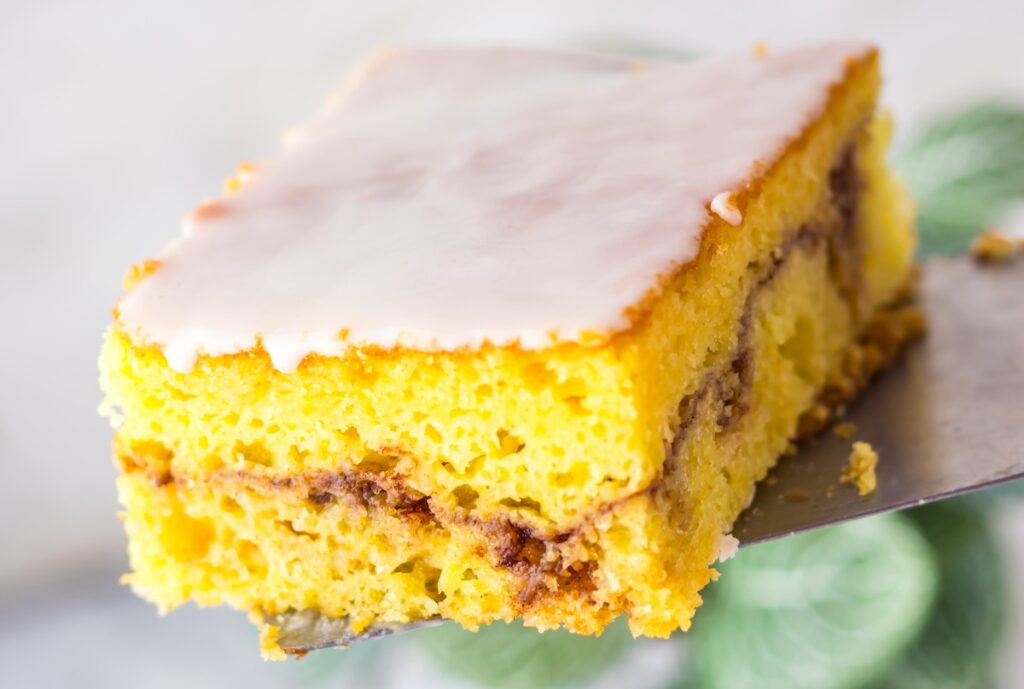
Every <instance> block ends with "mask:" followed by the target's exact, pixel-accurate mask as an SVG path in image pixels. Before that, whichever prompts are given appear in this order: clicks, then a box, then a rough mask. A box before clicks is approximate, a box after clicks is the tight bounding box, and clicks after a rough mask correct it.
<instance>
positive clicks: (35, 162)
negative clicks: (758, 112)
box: [0, 0, 1024, 686]
mask: <svg viewBox="0 0 1024 689" xmlns="http://www.w3.org/2000/svg"><path fill="white" fill-rule="evenodd" d="M1020 31H1021V8H1020V3H1019V2H1018V1H1017V0H1000V1H997V0H989V1H981V0H979V1H976V2H971V3H964V2H958V1H954V0H950V1H938V0H935V1H932V2H911V1H910V0H887V1H886V0H837V1H833V2H823V1H821V0H781V1H780V0H776V1H774V2H770V3H769V2H756V1H755V2H746V3H741V2H735V1H723V2H701V3H684V2H668V1H664V2H654V1H651V2H643V1H639V0H634V1H633V2H628V3H626V2H621V1H616V0H575V1H566V2H556V1H553V0H518V2H489V3H481V2H474V1H472V0H460V1H454V2H429V3H427V2H415V0H407V1H400V0H384V1H378V2H372V3H371V2H337V1H335V2H330V1H327V0H296V1H294V2H280V1H272V0H259V1H256V0H254V1H251V2H240V1H229V0H223V1H217V2H211V1H208V0H178V1H177V2H161V3H157V2H129V1H128V0H91V1H90V2H74V1H72V0H66V1H64V2H58V1H56V0H46V1H36V2H33V1H30V0H5V1H4V2H3V3H2V4H0V93H2V94H3V97H2V100H0V104H2V105H0V150H2V151H3V164H2V165H0V333H2V336H0V518H2V520H3V523H4V524H5V528H4V529H2V530H0V553H2V555H0V615H2V614H4V610H9V609H13V607H18V609H20V610H24V609H25V608H24V605H22V604H23V603H25V602H26V601H27V600H28V598H27V596H29V595H43V596H45V595H47V594H46V593H45V591H46V589H45V587H44V584H46V583H47V582H60V581H62V580H74V579H76V578H80V576H81V575H80V574H79V573H80V572H90V571H91V572H100V573H102V576H101V577H100V578H101V579H103V578H105V577H108V576H112V574H113V573H115V572H116V571H117V570H118V569H120V568H122V567H123V566H124V564H123V560H124V556H123V542H122V536H121V533H120V527H119V524H118V523H117V522H116V520H115V519H114V518H113V513H114V511H115V509H116V507H115V499H114V491H113V484H112V479H113V475H114V472H113V469H112V468H111V464H110V461H109V459H108V455H109V431H108V429H107V428H106V427H105V425H104V423H103V422H102V421H101V420H100V419H99V418H98V417H97V416H96V414H95V408H96V405H97V404H98V402H99V394H98V392H97V389H96V373H95V358H96V354H97V350H98V347H99V341H100V334H101V332H102V330H103V328H104V327H105V325H106V323H107V321H108V319H109V311H110V307H111V305H112V304H113V301H114V299H115V297H116V296H117V294H118V292H119V284H120V278H121V275H122V274H123V272H124V270H125V269H126V268H127V267H128V266H129V265H130V264H131V263H132V262H133V261H134V260H136V259H138V258H139V257H142V256H146V255H150V254H152V253H154V251H155V250H156V249H158V248H159V247H160V246H161V244H162V243H163V242H164V241H166V240H167V239H169V238H171V237H172V236H174V235H175V234H176V233H177V227H178V221H179V219H180V217H181V215H182V214H183V213H184V211H186V210H187V209H189V208H190V207H191V206H192V205H193V204H194V203H195V202H196V201H197V200H198V199H200V198H202V197H204V196H207V195H209V194H211V193H214V192H216V191H217V190H218V189H219V185H220V182H221V180H222V178H223V177H224V176H225V175H226V174H227V173H229V172H230V171H231V170H232V169H233V168H234V166H235V164H236V163H237V162H239V161H241V160H246V159H252V158H258V157H260V156H262V155H265V154H267V153H269V152H271V151H272V150H273V149H274V148H275V147H276V143H277V136H278V132H279V131H280V130H282V129H283V128H284V127H286V126H288V125H290V124H292V123H294V122H297V121H300V120H302V119H303V118H305V117H307V116H308V115H309V114H311V113H312V112H313V111H314V110H315V109H316V107H317V106H318V105H319V101H320V98H321V97H322V95H323V94H325V93H326V92H327V91H328V89H329V88H330V87H331V86H332V85H333V84H335V83H336V82H337V80H338V79H339V78H340V76H341V75H342V74H343V72H344V70H345V68H346V66H347V65H348V64H349V63H350V62H351V61H352V60H353V59H354V58H355V57H356V56H358V55H359V54H361V53H363V52H365V51H366V50H368V49H369V48H370V47H372V46H374V45H376V44H378V43H382V42H385V43H388V42H390V43H394V42H417V43H425V42H426V43H443V42H476V43H495V42H498V43H534V44H537V43H541V44H550V45H575V46H579V45H590V46H594V45H610V44H624V43H629V42H633V41H641V42H646V43H649V44H652V45H655V46H660V47H670V48H677V49H681V50H685V51H687V52H698V53H724V52H732V51H737V50H747V49H749V47H750V46H751V45H752V44H753V43H754V42H755V41H759V40H764V41H767V42H768V43H769V44H771V45H779V46H781V45H789V44H793V43H798V42H801V41H809V40H818V39H821V38H824V37H854V38H866V39H870V40H873V41H876V42H878V43H880V44H881V45H882V47H883V49H884V54H885V69H886V73H887V75H888V82H887V100H888V102H889V103H890V104H891V106H892V108H893V110H894V111H895V114H896V117H897V119H898V120H899V121H901V122H904V123H906V122H914V121H917V120H920V119H921V118H922V117H924V116H926V115H927V114H928V113H930V112H935V111H937V110H939V109H941V108H942V107H944V106H947V105H955V104H956V103H958V102H961V101H963V100H965V99H968V98H970V97H973V96H984V95H990V94H998V95H1004V96H1013V97H1017V98H1024V69H1021V66H1022V65H1024V41H1022V40H1021V36H1020ZM1022 519H1024V516H1022V515H1021V514H1019V513H1018V515H1017V516H1016V517H1012V518H1008V521H1007V526H1006V529H1005V530H1004V532H1005V534H1006V538H1007V540H1008V541H1009V542H1010V543H1011V544H1014V545H1016V547H1017V550H1015V551H1014V552H1019V551H1020V547H1019V546H1020V544H1021V543H1022V542H1024V528H1022V526H1021V524H1022V523H1024V522H1022ZM1016 561H1017V567H1018V569H1017V572H1018V576H1017V578H1018V579H1022V578H1024V575H1021V574H1020V573H1022V572H1024V561H1022V560H1021V558H1020V557H1017V560H1016ZM111 595H112V596H113V595H114V594H111ZM104 600H106V599H104ZM115 600H116V601H117V602H116V603H115V602H113V601H115ZM110 601H112V602H111V603H110V606H111V609H112V610H116V609H119V608H118V606H121V605H130V604H128V603H125V602H124V600H122V599H117V598H116V597H115V598H111V599H110ZM81 605H85V603H81ZM76 609H77V608H76ZM82 610H83V612H82V613H81V614H82V615H84V616H85V619H87V618H88V616H89V615H90V614H92V613H89V612H88V608H86V607H83V608H82ZM71 614H72V615H74V614H78V613H71ZM112 614H114V613H112ZM1018 618H1019V619H1024V611H1022V613H1021V615H1019V616H1018ZM111 619H113V618H111ZM132 619H136V618H132ZM139 619H141V618H139ZM145 619H149V617H145ZM61 624H63V623H61ZM105 624H113V622H110V621H109V620H108V622H107V623H105ZM132 624H135V623H132ZM139 624H143V623H141V622H140V623H139ZM161 624H162V623H161ZM196 624H197V625H201V624H202V623H199V622H197V623H196ZM76 625H78V626H76ZM83 625H84V626H83ZM145 627H146V631H145V634H150V633H159V634H164V633H166V636H161V637H154V640H153V643H154V644H161V643H177V642H175V641H172V639H177V640H178V641H181V640H182V639H183V637H182V636H181V634H186V633H187V632H184V631H180V632H172V631H167V630H166V629H164V628H163V627H160V626H159V625H157V624H156V623H155V622H154V623H153V624H148V623H146V624H145ZM90 628H91V627H90V625H89V624H86V623H85V622H82V621H81V620H79V621H77V622H74V621H69V622H68V623H67V625H65V626H60V625H58V627H56V628H54V629H51V630H50V632H48V633H49V634H50V637H51V638H53V635H55V634H58V630H60V631H59V635H64V634H67V635H70V636H69V637H67V638H65V637H63V636H61V637H60V638H59V639H57V641H55V642H53V641H51V642H48V641H47V638H46V635H45V634H44V635H43V636H41V637H33V638H35V639H36V640H37V641H36V642H34V643H33V644H28V645H26V644H21V645H9V644H8V641H10V638H7V640H5V638H4V637H0V647H2V648H3V653H4V657H6V658H11V657H13V656H11V655H10V652H11V651H12V649H13V651H14V652H16V655H17V657H29V658H35V659H36V660H37V661H39V662H42V659H43V658H45V657H47V656H46V655H44V653H43V651H42V648H43V647H42V645H43V644H47V643H49V648H50V652H51V653H52V651H53V650H54V648H56V649H57V650H59V649H61V648H65V647H67V648H70V647H71V646H72V645H74V644H73V643H72V642H71V641H70V640H69V639H71V638H82V637H83V636H87V634H86V633H85V631H83V630H87V629H90ZM186 628H188V625H187V624H184V623H183V626H182V627H178V628H177V629H186ZM192 628H193V629H194V628H195V627H192ZM232 628H234V627H232ZM218 629H219V627H218ZM155 630H163V631H155ZM176 633H178V634H179V636H174V635H175V634H176ZM1020 638H1021V637H1020V636H1018V640H1019V639H1020ZM193 641H194V642H195V643H196V644H198V643H199V642H197V641H195V640H193ZM248 641H249V639H247V642H248ZM104 643H106V644H111V645H113V644H116V643H117V640H116V636H111V637H110V638H108V639H107V640H106V641H105V642H104ZM62 644H63V645H62ZM1015 644H1016V647H1018V648H1020V647H1024V644H1020V643H1016V642H1015ZM33 654H35V655H33ZM235 660H236V658H235V656H229V657H227V659H226V660H225V663H228V664H230V663H233V662H235ZM154 662H157V661H156V659H155V660H154ZM1008 662H1009V663H1010V667H1009V668H1008V672H1011V673H1017V674H1016V676H1021V674H1020V673H1021V671H1022V668H1021V667H1020V665H1019V663H1020V661H1019V659H1018V660H1014V659H1013V658H1011V659H1010V660H1009V661H1008ZM1014 662H1017V663H1018V665H1017V667H1016V668H1013V667H1012V664H1013V663H1014ZM48 677H50V678H51V679H53V678H54V677H57V675H52V676H50V675H48ZM103 677H104V675H102V673H100V672H99V671H97V673H96V674H95V675H94V676H93V675H90V676H88V677H81V678H79V679H80V680H81V681H80V683H81V684H85V685H89V684H93V685H95V686H104V685H105V686H122V685H124V684H126V682H123V681H122V680H123V678H117V677H116V676H114V675H110V676H108V679H107V681H106V682H104V681H103ZM213 677H214V676H213V675H211V674H203V673H200V672H196V673H193V674H191V675H189V676H188V677H185V676H181V679H182V680H185V679H188V681H189V683H190V684H191V685H192V686H201V685H204V684H210V685H211V686H212V685H214V684H216V680H215V679H212V678H213ZM54 681H56V680H54ZM47 685H48V686H49V685H50V684H47ZM54 686H55V685H54Z"/></svg>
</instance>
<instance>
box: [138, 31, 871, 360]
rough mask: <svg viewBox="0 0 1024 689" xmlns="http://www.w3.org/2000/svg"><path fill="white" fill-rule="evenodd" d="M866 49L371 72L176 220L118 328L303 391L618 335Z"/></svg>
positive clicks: (421, 56) (456, 60)
mask: <svg viewBox="0 0 1024 689" xmlns="http://www.w3.org/2000/svg"><path fill="white" fill-rule="evenodd" d="M868 50H869V48H868V47H867V46H865V45H862V44H852V43H843V44H828V45H821V46H814V47H809V48H803V49H799V50H796V51H792V52H782V53H774V54H772V55H770V56H767V57H754V56H743V57H736V58H729V59H724V60H714V61H704V62H698V63H674V62H650V63H646V64H645V68H644V69H637V67H636V64H635V63H634V62H632V61H629V60H625V59H619V58H615V57H607V56H598V55H588V54H575V53H558V52H537V51H523V50H501V49H468V50H442V49H418V50H401V51H395V52H390V53H386V54H381V55H378V56H377V57H376V58H375V59H373V60H371V61H369V62H368V63H367V64H365V65H364V66H363V67H361V68H360V69H359V70H357V71H356V73H355V74H354V75H353V77H352V78H350V79H349V81H348V82H347V83H346V85H345V86H344V87H343V89H342V90H341V92H340V94H339V95H337V96H336V97H335V98H334V99H333V100H332V102H331V103H330V104H329V105H328V107H327V108H326V110H325V111H324V112H323V113H322V114H321V115H320V116H319V117H318V118H317V119H315V120H314V121H312V122H311V123H309V124H307V125H305V126H304V127H301V128H299V129H297V130H294V131H293V132H291V133H290V134H289V136H288V140H287V142H286V145H285V150H284V151H283V153H282V155H281V156H280V157H279V158H278V159H277V160H275V161H272V162H269V163H266V164H263V165H261V166H260V167H259V168H258V170H257V172H256V173H255V174H254V175H253V176H252V178H251V179H250V180H249V181H248V182H247V184H246V185H245V187H244V188H243V189H242V190H241V191H239V192H237V193H236V194H234V195H232V196H230V197H228V198H226V199H224V200H222V201H219V202H218V203H220V204H222V205H221V206H220V208H221V209H222V210H223V211H224V212H223V213H222V214H220V215H216V214H212V213H208V212H207V213H204V212H203V211H202V210H201V211H200V212H198V213H196V214H193V216H191V217H190V218H188V219H187V220H186V223H185V236H184V237H183V238H182V239H179V240H177V241H175V242H174V243H172V244H171V245H170V246H169V247H168V248H167V249H166V250H165V251H164V253H163V255H162V256H161V262H162V265H161V267H160V268H159V269H158V270H157V271H156V272H155V273H154V274H152V275H150V276H149V277H147V278H146V279H144V280H143V281H142V282H141V283H140V284H139V285H137V286H136V287H135V289H134V290H133V291H131V292H130V293H129V294H128V295H127V296H126V297H125V298H124V299H123V300H122V301H121V303H120V305H119V321H120V324H121V325H122V327H124V328H125V329H126V330H127V331H128V332H129V333H131V334H132V336H133V337H136V338H138V339H139V340H140V341H142V342H146V343H152V344H156V345H159V346H160V347H161V348H162V349H163V351H164V353H165V355H166V356H167V359H168V363H169V365H170V366H172V367H173V368H175V369H177V370H180V371H187V370H189V369H190V368H191V367H192V365H193V364H194V362H195V359H196V356H197V354H207V355H218V354H228V353H233V352H239V351H244V350H247V349H251V348H253V347H255V346H256V345H257V344H258V343H262V344H263V346H264V348H265V349H266V350H267V352H268V353H269V354H270V356H271V358H272V360H273V363H274V366H275V367H277V368H279V369H281V370H283V371H290V370H293V369H294V368H295V367H296V366H297V365H298V364H299V363H300V362H301V360H302V358H303V357H304V356H306V355H307V354H310V353H314V352H316V353H321V354H327V355H336V354H339V353H341V352H343V351H344V350H345V348H346V347H347V346H349V345H352V344H356V345H379V346H383V347H395V346H405V347H410V348H419V349H443V350H447V349H455V348H460V347H477V346H480V345H481V344H483V343H486V342H489V343H492V344H496V345H506V344H513V343H517V344H518V345H519V346H521V347H524V348H542V347H545V346H548V345H550V344H552V343H553V342H556V341H557V342H564V341H580V340H582V339H588V340H589V339H592V338H594V337H595V336H598V337H599V338H600V337H605V336H607V335H609V334H611V333H613V332H616V331H619V330H622V329H624V328H627V327H628V326H629V320H628V318H627V316H626V313H625V312H626V309H628V307H630V306H631V305H634V304H636V303H637V302H638V301H639V300H641V299H643V298H644V297H645V295H648V294H649V293H650V292H651V291H652V290H654V289H656V288H657V285H658V278H659V276H661V275H664V274H666V273H668V272H669V271H672V270H673V269H674V268H676V267H677V266H679V265H681V264H684V263H686V262H688V261H690V260H692V259H693V258H694V257H695V255H696V253H697V251H698V249H699V246H700V238H701V234H702V231H703V228H704V227H705V225H706V224H707V223H708V222H709V219H710V218H711V217H712V216H711V215H710V213H709V204H710V203H711V202H712V197H715V195H716V194H719V195H720V194H721V193H722V190H723V189H724V190H728V191H726V192H724V193H726V194H729V193H730V192H731V191H734V190H737V189H740V188H741V187H742V185H743V183H744V180H745V179H746V178H747V177H748V175H749V174H750V171H751V166H752V165H753V164H754V162H755V161H758V160H759V161H761V162H764V163H770V162H771V161H772V160H773V159H774V158H775V157H776V156H777V155H778V154H779V152H780V151H781V150H782V149H783V148H784V146H785V145H786V144H787V143H788V142H789V141H790V140H791V139H792V138H793V137H795V136H797V135H798V134H799V133H800V132H801V131H802V130H803V128H804V127H805V126H806V125H807V124H809V123H810V122H811V121H812V120H813V119H814V118H815V117H817V116H818V115H819V114H820V113H821V112H822V109H823V107H824V104H825V102H826V97H827V92H828V86H829V85H830V84H832V83H834V82H836V81H837V80H839V79H840V78H841V75H842V73H843V69H844V60H845V58H847V57H848V56H854V57H859V56H862V55H864V54H866V53H867V52H868ZM725 198H726V199H730V198H731V197H730V196H728V195H727V196H726V197H725ZM715 210H716V211H717V212H718V213H719V214H720V215H722V217H723V218H724V219H725V220H726V221H728V222H732V220H733V219H736V216H733V215H732V214H731V213H729V212H728V209H726V213H724V214H723V213H722V211H721V210H718V209H715ZM736 212H737V213H739V210H738V209H736ZM730 216H731V217H730ZM740 220H742V216H739V219H738V220H737V222H736V223H734V224H738V222H739V221H740Z"/></svg>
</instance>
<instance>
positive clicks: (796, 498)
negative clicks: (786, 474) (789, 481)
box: [782, 488, 810, 502]
mask: <svg viewBox="0 0 1024 689" xmlns="http://www.w3.org/2000/svg"><path fill="white" fill-rule="evenodd" d="M809 497H810V494H809V493H808V492H807V491H806V490H804V489H803V488H791V489H790V490H787V491H786V492H785V493H783V494H782V499H783V500H785V501H786V502H803V501H804V500H806V499H807V498H809Z"/></svg>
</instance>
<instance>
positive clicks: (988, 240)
mask: <svg viewBox="0 0 1024 689" xmlns="http://www.w3.org/2000/svg"><path fill="white" fill-rule="evenodd" d="M1022 251H1024V239H1018V238H1016V237H1010V236H1007V235H1005V234H1003V233H1001V232H999V231H997V230H992V229H990V230H986V231H985V233H984V234H982V235H981V236H980V237H978V238H977V239H975V240H974V241H973V242H971V256H973V257H974V259H975V260H977V261H979V262H981V263H1010V262H1011V261H1013V260H1014V259H1016V258H1017V255H1018V254H1020V253H1021V252H1022Z"/></svg>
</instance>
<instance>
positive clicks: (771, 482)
mask: <svg viewBox="0 0 1024 689" xmlns="http://www.w3.org/2000/svg"><path fill="white" fill-rule="evenodd" d="M778 482H779V479H777V478H775V477H774V476H769V477H768V478H766V479H765V480H764V484H765V485H766V486H774V485H775V484H776V483H778Z"/></svg>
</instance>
